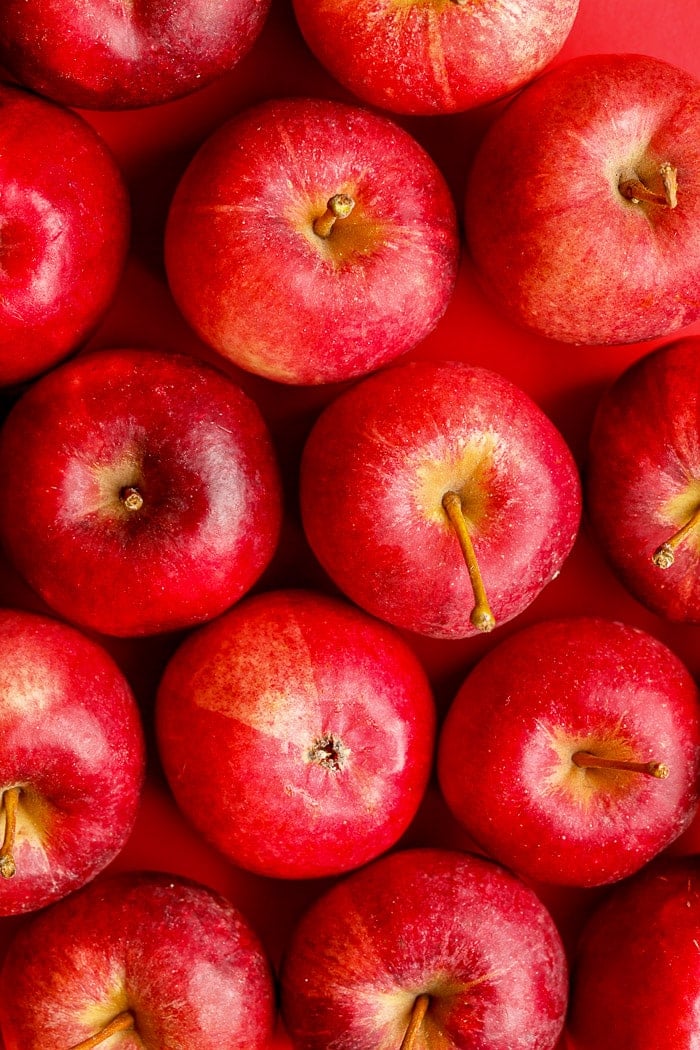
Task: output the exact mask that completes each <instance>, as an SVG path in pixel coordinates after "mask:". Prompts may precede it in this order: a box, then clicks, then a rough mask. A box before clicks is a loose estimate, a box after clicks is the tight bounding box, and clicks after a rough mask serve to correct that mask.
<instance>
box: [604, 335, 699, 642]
mask: <svg viewBox="0 0 700 1050" xmlns="http://www.w3.org/2000/svg"><path fill="white" fill-rule="evenodd" d="M699 420H700V339H698V338H694V339H684V340H681V341H679V342H678V343H674V344H672V345H671V346H667V347H663V348H661V349H659V350H656V351H655V352H654V353H652V354H649V355H647V356H646V357H644V358H642V359H641V360H640V361H638V362H637V363H636V364H635V365H633V366H632V367H631V368H629V369H627V370H626V371H625V372H624V373H623V374H622V375H621V376H620V377H619V378H618V379H617V381H616V382H615V383H614V384H613V385H612V387H610V389H609V390H608V391H606V393H605V394H604V395H603V397H602V399H601V401H600V404H599V406H598V411H597V413H596V417H595V420H594V423H593V427H592V430H591V437H590V445H589V453H588V470H587V472H586V497H587V509H588V515H589V518H590V521H591V525H592V526H593V530H594V533H595V536H596V539H597V541H598V543H599V544H600V546H601V547H602V549H603V551H604V553H605V554H606V556H607V557H608V558H609V560H610V562H611V564H612V566H613V568H614V569H615V571H616V572H617V573H618V574H619V576H620V578H621V580H622V582H623V583H624V584H625V586H626V587H627V588H628V589H629V590H630V591H631V592H632V594H633V595H634V596H635V598H637V599H638V600H639V601H640V602H643V603H644V604H645V605H646V606H648V607H649V608H650V609H652V610H653V611H654V612H656V613H658V614H659V615H660V616H665V617H667V618H668V619H669V620H684V621H690V622H698V621H700V542H699V541H698V537H697V536H695V535H691V536H689V537H688V540H687V541H686V542H685V543H683V544H682V545H680V546H679V547H677V548H676V550H675V552H674V563H673V565H672V566H670V567H669V568H668V569H660V568H658V567H657V566H656V565H655V564H654V563H653V561H652V555H653V553H654V551H655V550H656V549H657V547H659V546H660V545H661V544H662V543H664V542H665V541H666V540H668V539H669V537H670V536H672V535H673V534H674V533H675V532H676V531H677V530H678V529H679V528H680V527H681V526H682V525H683V524H684V522H685V520H687V519H688V518H689V517H691V516H692V514H693V513H694V511H695V510H696V509H697V507H698V506H699V505H700V423H699Z"/></svg>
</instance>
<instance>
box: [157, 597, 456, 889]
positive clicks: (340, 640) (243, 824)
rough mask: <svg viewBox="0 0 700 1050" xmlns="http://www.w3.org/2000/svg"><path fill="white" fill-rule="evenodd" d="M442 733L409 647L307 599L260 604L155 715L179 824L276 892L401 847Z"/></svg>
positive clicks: (331, 602)
mask: <svg viewBox="0 0 700 1050" xmlns="http://www.w3.org/2000/svg"><path fill="white" fill-rule="evenodd" d="M434 723H435V714H434V708H433V701H432V695H431V691H430V687H429V685H428V681H427V678H426V676H425V673H424V671H423V669H422V667H421V666H420V664H419V663H418V661H417V659H416V657H415V656H414V655H413V653H412V651H411V650H410V649H409V647H408V646H407V645H406V643H405V642H403V641H402V640H401V638H400V637H399V636H398V635H396V634H395V633H394V632H393V631H392V630H390V629H389V628H388V627H386V626H384V625H383V624H380V623H377V622H375V621H374V620H371V619H370V618H369V617H368V616H366V615H365V614H364V613H361V612H359V611H358V610H356V609H353V608H352V607H351V606H349V605H347V604H346V603H344V602H340V601H338V600H337V599H332V598H326V597H324V596H322V595H319V594H314V593H311V592H308V591H275V592H270V593H267V594H261V595H258V596H256V597H255V598H250V599H248V600H247V601H245V602H243V603H241V605H240V606H237V607H236V608H235V609H232V610H230V611H229V612H228V613H226V615H225V616H222V617H220V618H219V619H218V620H216V621H215V622H214V623H211V624H208V625H207V626H206V627H204V628H202V629H200V630H199V631H197V632H196V633H195V634H193V635H192V636H191V637H190V638H188V639H187V640H186V641H185V642H184V644H183V645H182V646H181V647H180V649H179V650H178V651H177V652H176V653H175V655H174V656H173V658H172V659H171V661H170V663H169V664H168V666H167V668H166V670H165V674H164V676H163V679H162V681H161V685H160V688H159V690H158V699H157V706H156V730H157V738H158V747H159V752H160V757H161V760H162V763H163V768H164V770H165V775H166V777H167V779H168V781H169V783H170V786H171V788H172V791H173V794H174V796H175V801H176V803H177V804H178V806H179V807H180V809H181V810H182V811H183V812H184V814H185V815H186V816H187V817H188V818H189V819H190V820H191V822H192V823H193V824H194V826H195V827H196V828H197V829H198V830H199V831H200V832H201V833H202V834H203V835H204V836H205V837H206V838H207V839H208V840H209V841H210V842H211V843H213V844H214V846H216V847H217V848H218V849H219V850H220V851H221V852H222V853H223V854H224V855H225V856H226V857H228V858H229V860H231V861H233V863H234V864H237V865H239V866H240V867H242V868H246V869H248V870H250V871H254V872H257V873H258V874H261V875H268V876H272V877H274V878H295V879H301V878H315V877H317V876H322V875H335V874H338V873H339V872H342V871H347V870H349V869H350V868H355V867H358V866H359V865H360V864H364V863H365V862H366V861H368V860H370V859H372V858H373V857H376V856H377V855H378V854H379V853H381V852H382V851H383V850H386V849H388V848H389V846H391V845H393V844H394V843H395V842H396V840H397V839H398V838H399V836H400V835H401V834H402V833H403V831H405V829H406V827H407V826H408V824H409V822H410V821H411V820H412V818H413V816H414V815H415V813H416V810H417V809H418V805H419V803H420V802H421V799H422V797H423V793H424V791H425V787H426V784H427V780H428V776H429V773H430V767H431V761H432V753H433V743H434V732H435V725H434Z"/></svg>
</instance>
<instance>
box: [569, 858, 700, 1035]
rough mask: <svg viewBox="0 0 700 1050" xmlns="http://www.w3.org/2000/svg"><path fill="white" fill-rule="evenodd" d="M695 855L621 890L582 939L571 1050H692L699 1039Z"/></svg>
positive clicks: (654, 869) (699, 875)
mask: <svg viewBox="0 0 700 1050" xmlns="http://www.w3.org/2000/svg"><path fill="white" fill-rule="evenodd" d="M698 863H699V862H698V858H697V857H685V858H683V859H682V860H681V859H676V860H666V861H665V862H663V863H661V862H659V863H657V864H653V865H652V866H651V867H650V868H647V869H646V870H645V871H643V872H640V873H639V875H636V876H635V877H634V878H633V879H630V880H629V881H628V882H626V883H623V884H622V885H621V886H618V887H616V888H615V889H614V890H613V891H612V892H611V893H610V894H609V896H608V897H606V899H605V901H604V902H603V904H601V905H600V906H599V907H598V909H597V910H596V911H595V912H594V914H593V916H592V917H591V919H589V921H588V924H587V926H586V927H585V929H584V931H583V934H582V937H581V942H580V944H579V947H578V950H577V953H576V961H575V971H574V980H573V986H572V993H571V1007H572V1009H571V1016H570V1019H569V1025H568V1041H567V1046H568V1047H570V1050H620V1048H621V1047H624V1048H625V1050H648V1047H652V1046H659V1047H661V1046H668V1047H673V1050H694V1047H696V1046H697V1045H698V1039H700V1020H699V1019H698V987H699V986H700V953H699V952H698V943H700V869H699V867H698Z"/></svg>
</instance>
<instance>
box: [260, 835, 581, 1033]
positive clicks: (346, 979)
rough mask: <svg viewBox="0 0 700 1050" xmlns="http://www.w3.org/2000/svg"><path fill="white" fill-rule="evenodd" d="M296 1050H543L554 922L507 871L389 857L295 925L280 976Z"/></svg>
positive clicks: (549, 1016) (430, 852) (563, 996)
mask: <svg viewBox="0 0 700 1050" xmlns="http://www.w3.org/2000/svg"><path fill="white" fill-rule="evenodd" d="M281 980H282V1014H283V1017H284V1020H285V1023H286V1026H287V1028H288V1030H289V1033H290V1036H291V1040H292V1045H293V1046H294V1048H295V1050H328V1048H329V1047H331V1046H332V1047H334V1048H337V1050H399V1048H400V1050H553V1048H554V1047H555V1046H556V1044H557V1039H558V1037H559V1033H560V1032H561V1029H562V1027H563V1024H564V1013H565V1010H566V1000H567V971H566V961H565V958H564V950H563V947H562V944H561V940H560V938H559V934H558V933H557V930H556V927H555V925H554V922H553V921H552V919H551V917H550V916H549V914H548V912H547V911H546V909H545V907H544V905H543V904H542V903H541V902H540V901H539V899H538V898H537V897H536V896H535V894H534V892H533V891H532V890H531V889H529V887H527V886H525V884H524V883H522V882H521V881H520V880H519V879H518V878H516V877H515V876H514V875H512V874H510V872H507V871H506V870H505V869H504V868H501V867H499V866H498V865H496V864H493V863H491V862H490V861H488V860H485V859H483V858H480V857H474V856H469V855H468V854H464V853H455V852H451V851H448V850H437V849H415V850H405V851H403V852H399V853H394V854H390V855H389V856H387V857H383V858H382V859H381V860H378V861H376V862H375V863H374V864H371V865H369V866H368V867H366V868H364V869H363V870H362V871H358V872H355V873H354V874H353V875H351V876H349V877H348V878H347V879H345V880H343V881H342V882H341V883H339V884H337V885H336V886H334V887H333V888H332V889H330V890H329V891H328V892H327V893H326V894H324V896H323V897H321V898H320V899H319V900H318V901H317V902H316V903H315V904H314V905H312V907H311V909H310V910H309V911H308V912H307V913H306V915H305V916H304V917H303V918H302V920H301V922H300V923H299V925H298V927H297V929H296V931H295V933H294V934H293V935H292V941H291V944H290V945H289V948H288V950H287V953H286V956H285V959H284V962H283V968H282V976H281Z"/></svg>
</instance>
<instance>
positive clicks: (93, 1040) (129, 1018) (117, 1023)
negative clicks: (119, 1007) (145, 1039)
mask: <svg viewBox="0 0 700 1050" xmlns="http://www.w3.org/2000/svg"><path fill="white" fill-rule="evenodd" d="M133 1027H134V1016H133V1014H131V1013H129V1012H128V1011H127V1012H126V1013H122V1014H117V1016H116V1017H115V1018H114V1019H113V1020H112V1021H110V1022H109V1024H108V1025H106V1026H105V1027H104V1028H103V1029H102V1030H101V1031H99V1032H97V1034H96V1035H91V1036H90V1038H89V1039H84V1040H83V1042H82V1043H76V1044H75V1046H71V1047H70V1050H93V1047H95V1046H99V1045H100V1043H104V1042H105V1040H106V1039H109V1038H110V1037H111V1036H113V1035H117V1034H118V1033H119V1032H128V1031H129V1030H130V1029H132V1028H133Z"/></svg>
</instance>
